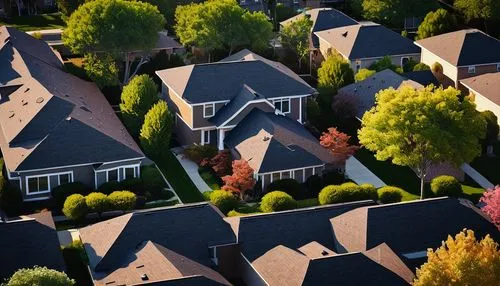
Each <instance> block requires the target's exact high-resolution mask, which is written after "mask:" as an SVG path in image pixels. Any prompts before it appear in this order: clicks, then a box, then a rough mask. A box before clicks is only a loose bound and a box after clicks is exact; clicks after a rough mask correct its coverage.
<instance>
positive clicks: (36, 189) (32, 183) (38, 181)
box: [26, 176, 50, 195]
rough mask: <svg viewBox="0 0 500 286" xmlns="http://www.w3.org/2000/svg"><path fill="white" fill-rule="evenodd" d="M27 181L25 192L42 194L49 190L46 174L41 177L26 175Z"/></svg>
mask: <svg viewBox="0 0 500 286" xmlns="http://www.w3.org/2000/svg"><path fill="white" fill-rule="evenodd" d="M26 181H27V183H28V190H27V192H26V193H27V194H28V195H31V194H43V193H48V192H50V183H49V177H48V176H41V177H28V178H27V179H26Z"/></svg>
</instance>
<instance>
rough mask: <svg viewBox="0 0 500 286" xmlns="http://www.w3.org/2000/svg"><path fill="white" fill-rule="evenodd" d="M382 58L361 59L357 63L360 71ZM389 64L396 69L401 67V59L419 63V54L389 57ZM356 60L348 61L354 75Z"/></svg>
mask: <svg viewBox="0 0 500 286" xmlns="http://www.w3.org/2000/svg"><path fill="white" fill-rule="evenodd" d="M382 58H383V57H379V58H371V59H361V60H359V63H360V69H363V68H366V69H367V68H369V67H370V66H371V65H372V64H374V63H375V62H377V61H379V60H381V59H382ZM390 58H391V62H392V64H393V65H395V66H398V67H403V66H402V65H401V62H402V60H403V58H410V59H413V60H414V61H416V62H420V54H409V55H400V56H391V57H390ZM356 62H357V61H356V60H352V61H350V63H351V68H352V70H353V71H354V73H356V72H358V71H357V70H356V68H357V67H356Z"/></svg>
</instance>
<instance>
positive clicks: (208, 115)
mask: <svg viewBox="0 0 500 286" xmlns="http://www.w3.org/2000/svg"><path fill="white" fill-rule="evenodd" d="M207 107H212V114H207ZM214 115H215V103H207V104H203V118H210V117H213V116H214Z"/></svg>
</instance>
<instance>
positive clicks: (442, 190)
mask: <svg viewBox="0 0 500 286" xmlns="http://www.w3.org/2000/svg"><path fill="white" fill-rule="evenodd" d="M431 191H432V192H433V193H434V195H436V196H438V197H441V196H450V197H458V196H460V195H461V194H462V193H463V190H462V184H460V182H459V181H458V180H457V179H455V177H453V176H438V177H435V178H434V179H432V181H431Z"/></svg>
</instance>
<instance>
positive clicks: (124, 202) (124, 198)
mask: <svg viewBox="0 0 500 286" xmlns="http://www.w3.org/2000/svg"><path fill="white" fill-rule="evenodd" d="M108 198H109V202H110V204H111V206H112V208H113V210H121V211H128V210H133V209H134V207H135V202H136V200H137V197H136V195H135V194H134V193H132V192H131V191H114V192H112V193H111V194H110V195H109V196H108Z"/></svg>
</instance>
